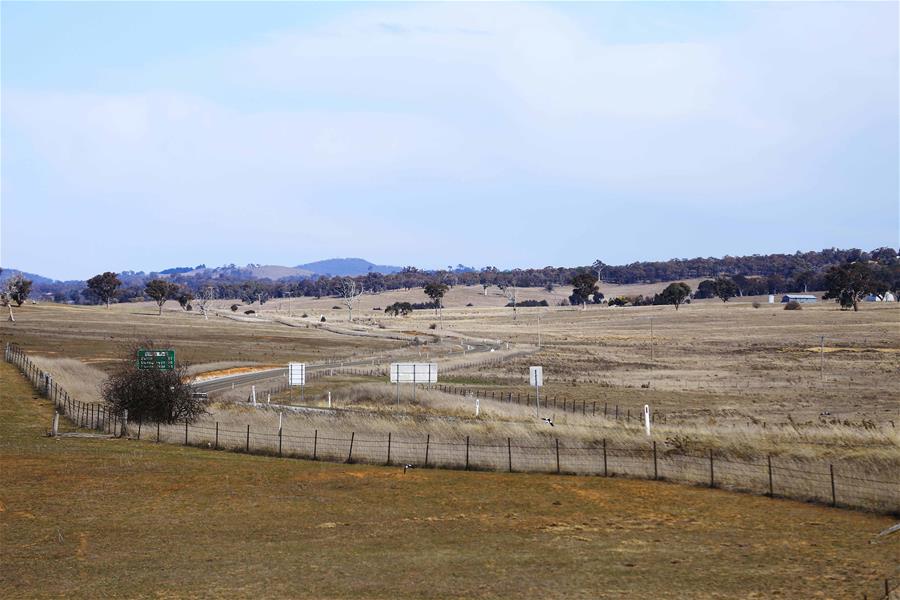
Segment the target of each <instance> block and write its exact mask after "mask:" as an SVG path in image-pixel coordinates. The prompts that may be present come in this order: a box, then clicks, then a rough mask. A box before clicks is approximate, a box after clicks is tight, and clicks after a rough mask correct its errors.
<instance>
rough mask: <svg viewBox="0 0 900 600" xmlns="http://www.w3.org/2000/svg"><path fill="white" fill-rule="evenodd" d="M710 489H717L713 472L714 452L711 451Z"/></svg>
mask: <svg viewBox="0 0 900 600" xmlns="http://www.w3.org/2000/svg"><path fill="white" fill-rule="evenodd" d="M709 487H711V488H714V487H716V478H715V471H713V451H712V448H710V449H709Z"/></svg>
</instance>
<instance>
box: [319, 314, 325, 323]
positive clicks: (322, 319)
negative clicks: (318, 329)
mask: <svg viewBox="0 0 900 600" xmlns="http://www.w3.org/2000/svg"><path fill="white" fill-rule="evenodd" d="M319 321H320V322H322V323H324V322H325V315H322V318H321V319H319Z"/></svg>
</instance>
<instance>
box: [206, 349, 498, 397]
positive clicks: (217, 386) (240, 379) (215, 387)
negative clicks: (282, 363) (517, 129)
mask: <svg viewBox="0 0 900 600" xmlns="http://www.w3.org/2000/svg"><path fill="white" fill-rule="evenodd" d="M469 345H470V347H471V348H472V349H471V350H469V352H470V353H473V354H474V353H479V352H490V351H491V349H493V348H494V346H492V345H490V344H485V343H472V344H469ZM371 365H372V359H371V358H366V359H361V360H355V361H353V360H351V361H347V362H342V363H340V365H315V366H313V365H308V366H307V371H309V372H315V371H327V370H329V369H340V368H344V367H359V366H371ZM282 378H287V367H280V368H277V369H268V370H265V371H254V372H253V373H242V374H239V375H226V376H224V377H217V378H215V379H209V380H207V381H201V382H199V383H195V384H194V390H195V391H197V392H205V393H207V394H208V393H210V392H221V391H223V390H230V389H232V387H235V388H236V387H240V386H245V385H250V384H255V383H259V382H260V381H269V380H271V379H282Z"/></svg>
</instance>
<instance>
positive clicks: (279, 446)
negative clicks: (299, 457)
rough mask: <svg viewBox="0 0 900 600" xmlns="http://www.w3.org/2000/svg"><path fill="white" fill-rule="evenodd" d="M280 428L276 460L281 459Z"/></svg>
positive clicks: (279, 429) (279, 430)
mask: <svg viewBox="0 0 900 600" xmlns="http://www.w3.org/2000/svg"><path fill="white" fill-rule="evenodd" d="M281 431H282V430H281V427H279V428H278V458H281Z"/></svg>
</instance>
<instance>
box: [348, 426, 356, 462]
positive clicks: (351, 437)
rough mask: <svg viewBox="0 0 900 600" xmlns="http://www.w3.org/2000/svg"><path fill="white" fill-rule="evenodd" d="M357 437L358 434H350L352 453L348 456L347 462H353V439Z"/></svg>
mask: <svg viewBox="0 0 900 600" xmlns="http://www.w3.org/2000/svg"><path fill="white" fill-rule="evenodd" d="M355 437H356V432H355V431H351V432H350V453H349V454H348V455H347V462H348V463H349V462H351V461H352V460H353V438H355Z"/></svg>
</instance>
